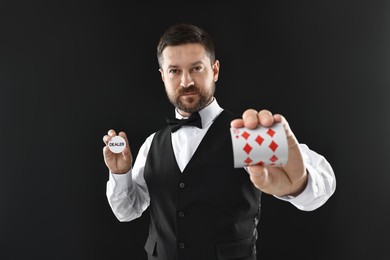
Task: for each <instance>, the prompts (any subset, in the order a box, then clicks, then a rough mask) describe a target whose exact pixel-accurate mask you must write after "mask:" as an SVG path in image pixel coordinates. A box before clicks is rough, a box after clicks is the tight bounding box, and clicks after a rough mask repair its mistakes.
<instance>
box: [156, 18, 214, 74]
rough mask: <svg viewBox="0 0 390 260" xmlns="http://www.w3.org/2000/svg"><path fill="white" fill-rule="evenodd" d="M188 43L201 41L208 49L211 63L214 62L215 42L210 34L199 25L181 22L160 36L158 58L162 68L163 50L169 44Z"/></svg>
mask: <svg viewBox="0 0 390 260" xmlns="http://www.w3.org/2000/svg"><path fill="white" fill-rule="evenodd" d="M186 43H200V44H201V45H202V46H203V47H204V49H205V50H206V53H207V55H208V56H209V58H210V60H211V64H213V63H214V61H215V50H214V43H213V40H212V39H211V37H210V35H209V34H208V33H207V32H206V31H205V30H203V29H202V28H200V27H198V26H195V25H192V24H186V23H181V24H176V25H173V26H171V27H169V28H168V29H167V30H166V31H165V33H164V34H163V35H162V36H161V38H160V41H159V43H158V45H157V59H158V64H159V66H160V68H161V65H162V63H163V60H162V59H163V58H162V52H163V50H164V49H165V48H166V47H167V46H179V45H183V44H186Z"/></svg>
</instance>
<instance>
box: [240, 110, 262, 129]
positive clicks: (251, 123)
mask: <svg viewBox="0 0 390 260" xmlns="http://www.w3.org/2000/svg"><path fill="white" fill-rule="evenodd" d="M242 119H243V121H244V126H245V127H247V128H250V129H253V128H256V127H257V126H258V125H259V119H258V117H257V111H256V110H254V109H247V110H246V111H245V112H244V113H243V114H242Z"/></svg>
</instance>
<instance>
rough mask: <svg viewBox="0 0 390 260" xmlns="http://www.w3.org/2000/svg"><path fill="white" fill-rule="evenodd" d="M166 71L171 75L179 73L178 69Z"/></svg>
mask: <svg viewBox="0 0 390 260" xmlns="http://www.w3.org/2000/svg"><path fill="white" fill-rule="evenodd" d="M168 73H169V74H172V75H176V74H178V73H179V70H178V69H170V70H169V71H168Z"/></svg>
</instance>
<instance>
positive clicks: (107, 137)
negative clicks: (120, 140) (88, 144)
mask: <svg viewBox="0 0 390 260" xmlns="http://www.w3.org/2000/svg"><path fill="white" fill-rule="evenodd" d="M111 138H112V137H111V136H109V135H105V136H103V142H104V143H105V145H107V144H108V142H109V141H110V140H111Z"/></svg>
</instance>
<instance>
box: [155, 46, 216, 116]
mask: <svg viewBox="0 0 390 260" xmlns="http://www.w3.org/2000/svg"><path fill="white" fill-rule="evenodd" d="M162 56H163V63H162V64H161V69H160V73H161V78H162V80H163V82H164V85H165V91H166V93H167V96H168V98H169V101H170V102H171V103H172V104H173V105H174V106H175V107H177V108H178V109H179V112H180V113H182V114H183V115H188V114H190V113H192V112H194V111H198V110H200V109H202V108H204V107H205V106H206V105H207V104H208V103H209V102H210V101H211V100H212V98H213V95H214V91H215V82H216V81H217V79H218V73H219V62H218V61H217V60H216V61H215V62H214V64H213V65H211V63H210V58H209V56H208V55H207V54H206V51H205V49H204V48H203V46H202V45H201V44H184V45H179V46H168V47H166V48H165V49H164V51H163V52H162Z"/></svg>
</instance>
